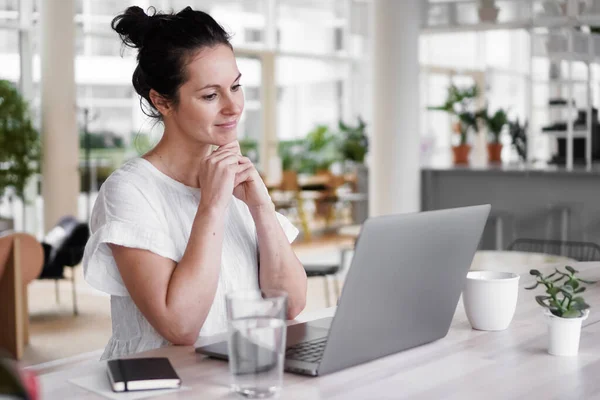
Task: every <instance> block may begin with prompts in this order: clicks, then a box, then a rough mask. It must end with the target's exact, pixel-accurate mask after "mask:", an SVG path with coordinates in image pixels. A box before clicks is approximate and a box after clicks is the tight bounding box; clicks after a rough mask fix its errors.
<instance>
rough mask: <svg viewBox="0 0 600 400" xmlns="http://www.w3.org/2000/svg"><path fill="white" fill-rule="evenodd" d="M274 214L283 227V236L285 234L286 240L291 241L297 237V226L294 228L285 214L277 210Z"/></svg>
mask: <svg viewBox="0 0 600 400" xmlns="http://www.w3.org/2000/svg"><path fill="white" fill-rule="evenodd" d="M275 215H276V216H277V220H278V221H279V225H281V227H282V228H283V231H284V232H285V236H287V239H288V241H289V242H290V243H292V242H293V241H294V240H295V239H296V237H298V233H299V232H300V231H298V228H296V227H295V226H294V225H293V224H292V223H291V222H290V220H289V219H287V218H286V217H285V216H283V215H281V214H279V213H278V212H276V213H275Z"/></svg>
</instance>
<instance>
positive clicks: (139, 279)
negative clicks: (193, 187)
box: [110, 208, 225, 345]
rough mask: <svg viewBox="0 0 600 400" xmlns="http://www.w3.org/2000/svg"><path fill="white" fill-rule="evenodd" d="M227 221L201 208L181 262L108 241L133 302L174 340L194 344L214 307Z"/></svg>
mask: <svg viewBox="0 0 600 400" xmlns="http://www.w3.org/2000/svg"><path fill="white" fill-rule="evenodd" d="M224 225H225V224H224V215H223V213H218V212H215V210H214V209H210V208H207V209H199V210H198V212H197V214H196V217H195V218H194V223H193V225H192V232H191V234H190V239H189V242H188V246H187V248H186V250H185V253H184V255H183V257H182V258H181V260H180V261H179V263H175V261H173V260H169V259H167V258H164V257H161V256H159V255H157V254H155V253H152V252H150V251H148V250H141V249H134V248H129V247H123V246H118V245H114V244H111V245H110V248H111V249H112V252H113V256H114V258H115V261H116V263H117V266H118V268H119V272H120V273H121V277H122V278H123V282H124V283H125V286H126V287H127V290H128V291H129V294H130V295H131V298H132V299H133V301H134V303H135V304H136V306H137V307H138V308H139V309H140V311H141V312H142V314H144V316H145V317H146V319H148V322H150V324H151V325H152V326H153V327H154V329H156V330H157V332H158V333H159V334H160V335H161V336H162V337H164V338H165V339H167V340H168V341H169V342H171V343H173V344H181V345H191V344H194V342H195V341H196V339H197V338H198V333H199V332H200V328H202V325H203V324H204V320H205V319H206V316H207V315H208V312H209V311H210V307H211V305H212V302H213V299H214V297H215V293H216V290H217V283H218V278H219V271H220V269H221V251H220V249H221V248H222V247H223V234H224V233H223V232H224ZM215 249H219V251H215Z"/></svg>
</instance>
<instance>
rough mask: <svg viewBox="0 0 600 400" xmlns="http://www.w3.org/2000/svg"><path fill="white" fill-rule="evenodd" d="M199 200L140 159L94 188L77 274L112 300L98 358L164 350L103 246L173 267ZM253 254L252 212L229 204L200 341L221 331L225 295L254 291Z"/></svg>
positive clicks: (289, 229) (289, 228)
mask: <svg viewBox="0 0 600 400" xmlns="http://www.w3.org/2000/svg"><path fill="white" fill-rule="evenodd" d="M199 202H200V189H197V188H192V187H189V186H186V185H184V184H182V183H180V182H178V181H176V180H174V179H172V178H170V177H169V176H167V175H165V174H163V173H162V172H160V170H158V169H157V168H156V167H154V166H153V165H152V164H151V163H150V162H149V161H147V160H145V159H143V158H135V159H133V160H130V161H128V162H127V163H125V164H124V165H123V166H122V167H121V168H119V169H118V170H116V171H115V172H113V173H112V175H111V176H110V177H109V178H108V179H107V180H106V182H105V183H104V184H103V185H102V187H101V188H100V192H99V193H98V198H97V200H96V203H95V204H94V209H93V211H92V216H91V220H90V229H91V233H92V236H91V237H90V240H89V241H88V243H87V246H86V248H85V254H84V258H83V271H84V276H85V279H86V281H87V282H88V283H89V284H90V285H91V286H93V287H94V288H96V289H98V290H101V291H103V292H106V293H108V294H110V295H111V297H110V304H111V317H112V337H111V339H110V341H109V342H108V344H107V346H106V349H105V350H104V354H103V355H102V359H109V358H115V357H120V356H124V355H127V354H132V353H138V352H141V351H146V350H151V349H156V348H159V347H163V346H167V345H169V342H168V341H167V340H166V339H164V338H163V337H162V336H160V334H159V333H158V332H157V331H156V330H155V329H154V328H153V327H152V326H151V325H150V323H149V322H148V320H147V319H146V318H145V317H144V316H143V315H142V313H141V312H140V310H139V309H138V308H137V306H136V305H135V303H134V302H133V300H132V299H131V297H130V296H129V292H128V291H127V288H126V287H125V285H124V284H123V280H122V278H121V274H120V273H119V270H118V268H117V265H116V263H115V260H114V258H113V255H112V251H111V249H110V247H109V246H108V243H113V244H118V245H121V246H125V247H133V248H139V249H145V250H149V251H152V252H153V253H156V254H158V255H160V256H162V257H166V258H169V259H171V260H173V261H175V262H179V260H181V258H182V257H183V253H184V252H185V249H186V247H187V243H188V239H189V236H190V232H191V230H192V223H193V221H194V217H195V215H196V210H197V209H198V204H199ZM277 218H278V219H279V222H280V224H281V226H282V227H283V230H284V232H285V234H286V236H287V238H288V240H289V241H290V242H291V241H293V240H294V239H295V238H296V236H297V235H298V229H296V227H294V226H293V225H292V224H291V223H290V222H289V221H288V220H287V219H286V218H285V217H284V216H282V215H281V214H277ZM257 249H258V241H257V236H256V226H255V225H254V220H253V219H252V216H251V214H250V211H249V210H248V207H247V206H246V204H244V203H243V202H242V201H240V200H238V199H236V198H233V200H232V201H231V203H230V204H229V207H228V208H227V211H226V217H225V234H224V239H223V249H222V254H221V273H220V275H219V282H218V286H217V291H216V294H215V298H214V301H213V304H212V306H211V308H210V311H209V313H208V316H207V317H206V320H205V322H204V325H203V326H202V329H201V330H200V335H201V336H207V335H214V334H216V333H220V332H223V331H226V330H227V319H226V313H225V294H226V293H227V292H230V291H234V290H241V289H257V288H258V253H257Z"/></svg>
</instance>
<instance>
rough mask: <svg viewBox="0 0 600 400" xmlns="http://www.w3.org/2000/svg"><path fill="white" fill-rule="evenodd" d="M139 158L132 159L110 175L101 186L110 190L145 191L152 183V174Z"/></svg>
mask: <svg viewBox="0 0 600 400" xmlns="http://www.w3.org/2000/svg"><path fill="white" fill-rule="evenodd" d="M146 163H148V161H146V160H144V159H143V158H141V157H136V158H132V159H130V160H128V161H126V162H125V163H124V164H123V165H121V166H120V167H119V168H117V169H116V170H115V171H113V172H112V174H110V176H109V177H108V179H107V180H106V181H105V182H104V184H103V185H102V186H103V187H104V186H106V187H107V188H108V189H111V190H128V189H129V190H136V189H137V190H145V189H147V188H148V186H149V185H150V184H152V183H153V179H152V173H151V172H150V171H149V170H148V167H147V165H146Z"/></svg>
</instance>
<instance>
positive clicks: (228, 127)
mask: <svg viewBox="0 0 600 400" xmlns="http://www.w3.org/2000/svg"><path fill="white" fill-rule="evenodd" d="M236 125H237V121H231V122H226V123H224V124H217V125H216V126H218V127H219V128H225V129H231V128H234V127H235V126H236Z"/></svg>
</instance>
